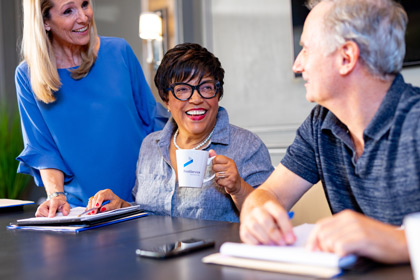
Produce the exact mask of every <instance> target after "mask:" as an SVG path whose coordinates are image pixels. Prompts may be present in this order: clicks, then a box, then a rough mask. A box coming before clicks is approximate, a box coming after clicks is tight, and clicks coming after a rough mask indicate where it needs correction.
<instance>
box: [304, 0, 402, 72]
mask: <svg viewBox="0 0 420 280" xmlns="http://www.w3.org/2000/svg"><path fill="white" fill-rule="evenodd" d="M320 2H329V3H332V4H333V5H332V7H331V9H330V10H329V11H328V12H327V14H326V15H325V18H324V25H325V30H324V31H323V32H324V34H325V35H326V36H325V37H326V40H327V43H328V45H330V46H331V49H330V50H329V51H330V52H333V51H334V50H336V49H337V48H338V47H339V46H341V45H342V44H344V43H345V42H346V41H353V42H355V43H356V44H357V45H358V47H359V50H360V54H359V56H360V58H361V61H362V63H364V65H365V66H366V67H367V69H368V71H369V72H370V73H371V74H372V75H374V76H376V77H378V78H380V79H382V80H387V79H388V77H389V75H396V74H398V73H399V72H400V71H401V68H402V64H403V60H404V56H405V39H404V36H405V30H406V26H407V21H408V18H407V14H406V12H405V11H404V9H403V7H402V6H401V5H400V4H398V3H396V2H394V1H392V0H309V1H308V3H307V6H308V8H310V9H312V8H313V7H315V6H316V5H317V4H319V3H320Z"/></svg>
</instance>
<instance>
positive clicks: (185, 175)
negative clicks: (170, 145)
mask: <svg viewBox="0 0 420 280" xmlns="http://www.w3.org/2000/svg"><path fill="white" fill-rule="evenodd" d="M213 158H214V157H211V158H209V152H208V151H202V150H184V149H180V150H176V163H177V168H178V184H179V186H180V187H190V188H201V187H202V186H203V183H205V182H208V181H210V180H211V179H213V178H214V176H215V174H214V173H213V175H212V176H210V177H209V178H204V175H205V173H206V170H207V166H208V165H210V163H211V162H212V160H213Z"/></svg>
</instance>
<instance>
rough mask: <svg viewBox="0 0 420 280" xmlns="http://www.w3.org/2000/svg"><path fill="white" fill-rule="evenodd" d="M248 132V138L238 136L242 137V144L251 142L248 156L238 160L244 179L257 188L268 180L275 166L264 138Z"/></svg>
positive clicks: (240, 172)
mask: <svg viewBox="0 0 420 280" xmlns="http://www.w3.org/2000/svg"><path fill="white" fill-rule="evenodd" d="M248 133H249V136H248V137H246V138H248V139H244V137H238V138H240V139H241V140H240V141H241V143H242V145H243V143H250V146H249V147H248V148H247V151H248V152H247V153H246V156H245V157H244V158H243V159H242V160H241V161H240V162H237V167H238V171H239V174H240V175H241V177H242V179H244V181H245V182H247V183H248V184H249V185H251V186H252V187H253V188H254V189H255V188H257V187H259V186H260V185H261V184H262V183H264V182H265V180H267V178H268V177H269V176H270V174H271V173H272V172H273V171H274V167H273V165H272V163H271V157H270V154H269V152H268V149H267V147H266V146H265V145H264V143H263V142H262V140H261V139H260V138H259V137H258V136H256V135H255V134H253V133H251V132H248ZM242 145H241V146H242ZM241 149H242V148H241Z"/></svg>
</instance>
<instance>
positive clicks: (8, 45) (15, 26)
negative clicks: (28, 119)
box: [0, 0, 22, 108]
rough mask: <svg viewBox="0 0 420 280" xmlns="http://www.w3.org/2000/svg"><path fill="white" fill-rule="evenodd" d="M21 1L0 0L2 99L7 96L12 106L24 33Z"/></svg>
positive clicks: (13, 105) (0, 82)
mask: <svg viewBox="0 0 420 280" xmlns="http://www.w3.org/2000/svg"><path fill="white" fill-rule="evenodd" d="M19 3H20V1H16V0H0V100H2V99H6V98H7V101H8V103H9V105H10V107H11V108H14V107H15V106H16V94H15V84H14V73H15V68H16V66H17V65H18V63H19V60H20V56H19V54H18V51H17V50H18V46H19V43H20V42H19V40H20V38H21V33H22V32H21V24H20V17H21V15H20V4H19Z"/></svg>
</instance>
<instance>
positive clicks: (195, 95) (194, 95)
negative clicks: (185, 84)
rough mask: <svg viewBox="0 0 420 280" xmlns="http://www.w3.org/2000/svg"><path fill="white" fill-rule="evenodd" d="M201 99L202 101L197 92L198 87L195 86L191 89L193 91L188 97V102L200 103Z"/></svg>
mask: <svg viewBox="0 0 420 280" xmlns="http://www.w3.org/2000/svg"><path fill="white" fill-rule="evenodd" d="M202 101H203V98H202V97H201V95H200V94H199V93H198V89H197V88H195V89H193V93H192V96H191V98H190V99H189V102H190V103H194V104H197V103H201V102H202Z"/></svg>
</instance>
